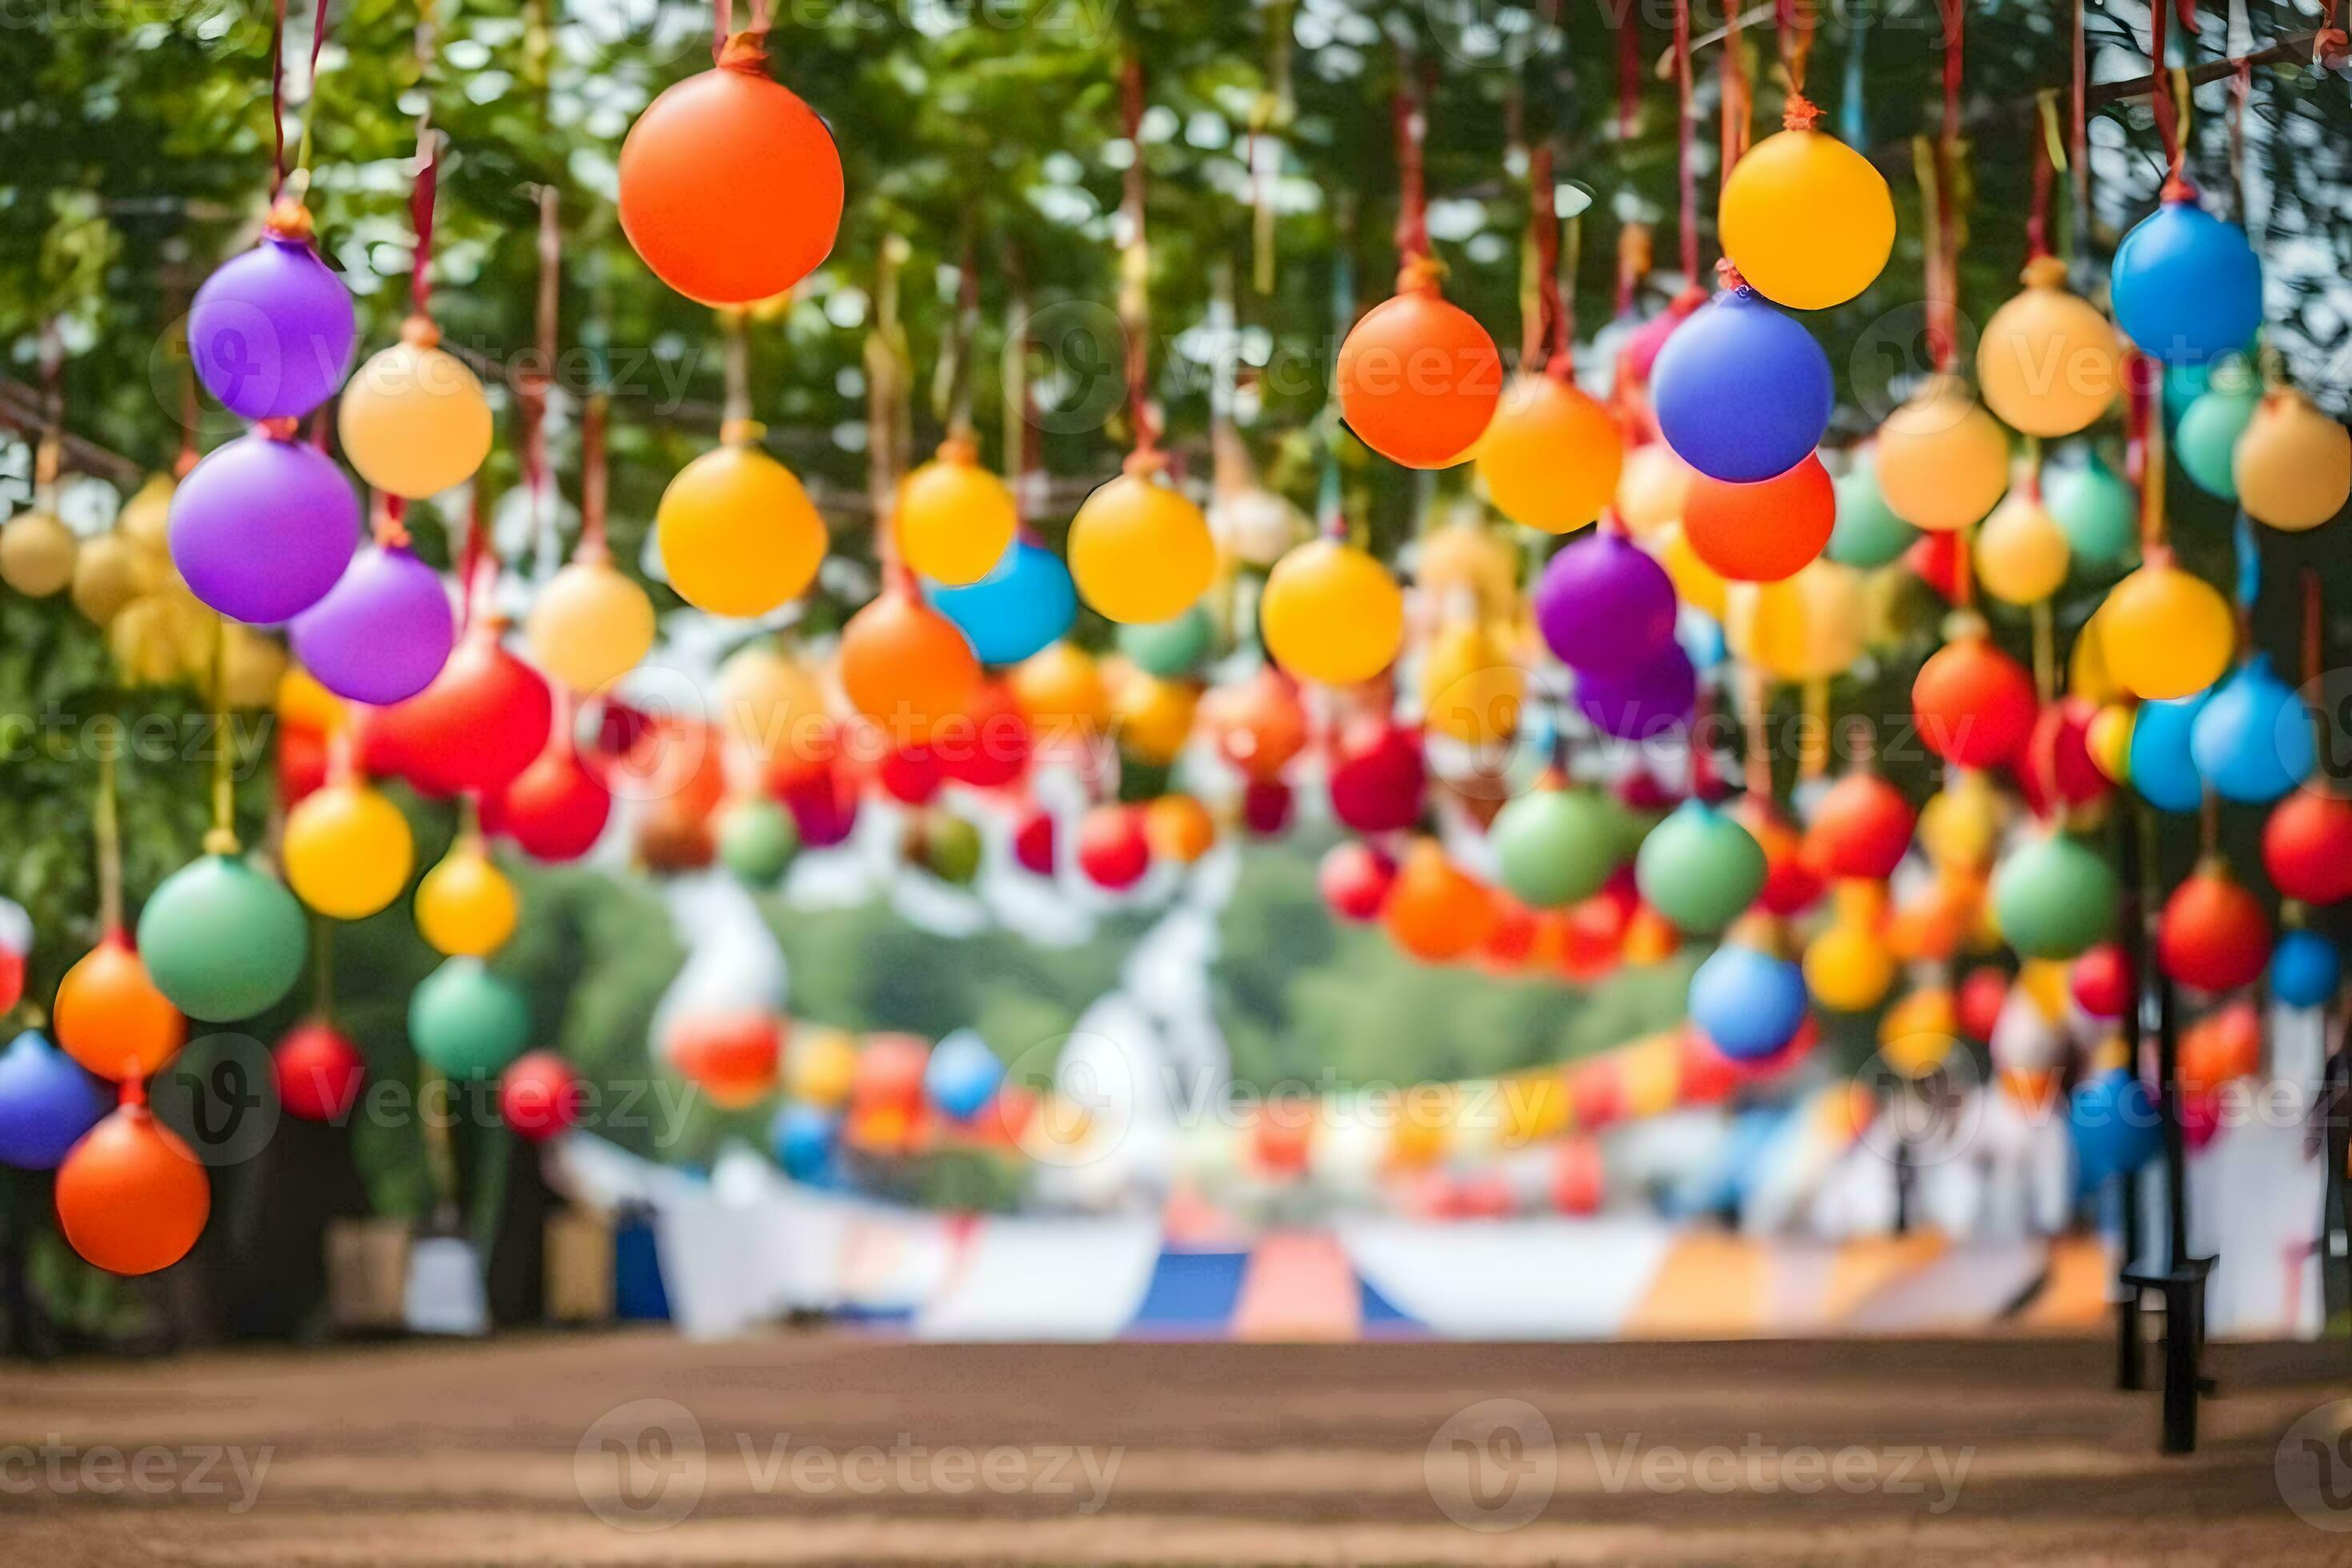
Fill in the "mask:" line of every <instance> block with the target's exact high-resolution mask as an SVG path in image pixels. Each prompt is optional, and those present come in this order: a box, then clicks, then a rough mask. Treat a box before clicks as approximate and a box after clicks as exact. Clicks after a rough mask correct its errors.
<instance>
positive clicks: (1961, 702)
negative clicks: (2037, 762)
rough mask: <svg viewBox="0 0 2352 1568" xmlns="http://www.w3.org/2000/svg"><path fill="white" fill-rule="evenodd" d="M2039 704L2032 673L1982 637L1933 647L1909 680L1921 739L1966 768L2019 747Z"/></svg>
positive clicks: (2003, 757)
mask: <svg viewBox="0 0 2352 1568" xmlns="http://www.w3.org/2000/svg"><path fill="white" fill-rule="evenodd" d="M2037 707H2038V703H2037V701H2036V700H2035V697H2034V691H2033V677H2032V675H2030V674H2028V673H2027V671H2026V668H2025V667H2024V666H2023V665H2021V664H2020V663H2018V662H2017V660H2015V659H2013V658H2010V657H2009V656H2008V655H2007V654H2005V653H2003V652H2001V651H2000V649H1999V648H1997V647H1993V646H1992V644H1991V643H1990V642H1988V641H1987V640H1985V639H1984V638H1983V637H1962V638H1961V639H1960V640H1959V641H1958V642H1956V643H1952V644H1949V645H1948V646H1946V647H1940V648H1937V650H1936V652H1935V653H1934V654H1933V655H1932V656H1930V657H1929V658H1928V660H1927V663H1925V664H1923V665H1921V666H1920V667H1919V675H1918V678H1917V679H1916V680H1914V681H1913V682H1912V683H1911V713H1912V717H1913V719H1914V720H1916V721H1917V723H1918V726H1919V739H1920V741H1921V742H1923V743H1924V744H1925V745H1926V746H1927V749H1928V750H1929V751H1931V752H1935V753H1936V754H1937V756H1939V757H1941V758H1943V759H1944V760H1945V761H1946V762H1948V763H1958V765H1959V766H1961V767H1964V768H1990V767H1998V766H1999V765H2000V764H2001V763H2006V762H2008V761H2009V760H2010V759H2011V758H2012V757H2015V756H2016V755H2017V754H2018V753H2019V752H2021V751H2023V750H2024V749H2025V742H2026V739H2027V737H2028V736H2030V735H2031V734H2032V732H2033V720H2034V713H2035V710H2036V708H2037Z"/></svg>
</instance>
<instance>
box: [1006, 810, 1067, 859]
mask: <svg viewBox="0 0 2352 1568" xmlns="http://www.w3.org/2000/svg"><path fill="white" fill-rule="evenodd" d="M1055 837H1057V835H1056V833H1055V826H1054V814H1053V813H1052V812H1050V811H1047V810H1045V808H1044V807H1043V806H1036V805H1033V806H1031V807H1030V808H1029V809H1028V810H1027V811H1025V812H1024V813H1023V814H1022V815H1021V816H1019V817H1017V818H1015V819H1014V821H1013V861H1014V862H1015V863H1016V864H1017V865H1019V866H1020V868H1022V869H1023V870H1024V871H1026V872H1028V873H1029V874H1030V875H1031V876H1033V877H1050V876H1052V875H1053V874H1054V848H1055Z"/></svg>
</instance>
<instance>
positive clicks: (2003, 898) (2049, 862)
mask: <svg viewBox="0 0 2352 1568" xmlns="http://www.w3.org/2000/svg"><path fill="white" fill-rule="evenodd" d="M2116 897H2117V889H2116V874H2115V871H2114V869H2113V868H2111V867H2109V866H2108V864H2107V862H2106V859H2105V857H2103V856H2101V855H2099V854H2098V853H2097V852H2096V851H2095V850H2093V849H2091V848H2090V847H2087V846H2086V845H2084V843H2083V841H2082V840H2081V839H2079V838H2075V837H2071V836H2070V835H2067V834H2063V833H2053V834H2050V835H2048V836H2047V837H2042V838H2040V839H2036V840H2034V841H2032V842H2031V843H2028V844H2024V845H2021V846H2020V847H2017V848H2015V849H2012V850H2011V851H2010V853H2009V856H2008V858H2005V859H2003V860H2002V861H2001V863H2000V866H1999V868H1996V869H1995V870H1994V872H1993V874H1992V912H1993V918H1994V919H1995V920H1996V921H2000V934H2001V935H2002V936H2003V937H2005V938H2006V939H2008V942H2009V945H2010V946H2011V947H2013V948H2015V949H2016V950H2017V951H2018V953H2019V955H2020V956H2021V957H2025V958H2074V957H2076V956H2078V955H2080V954H2082V953H2084V952H2087V951H2089V950H2090V949H2091V948H2093V947H2095V946H2096V945H2097V944H2099V943H2100V942H2105V941H2106V940H2107V939H2109V938H2110V937H2112V936H2114V935H2115V933H2116Z"/></svg>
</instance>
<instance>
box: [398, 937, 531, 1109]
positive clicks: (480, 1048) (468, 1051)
mask: <svg viewBox="0 0 2352 1568" xmlns="http://www.w3.org/2000/svg"><path fill="white" fill-rule="evenodd" d="M408 1043H409V1044H410V1045H412V1046H414V1047H416V1054H417V1055H418V1056H420V1057H422V1058H425V1060H426V1061H428V1062H430V1063H432V1064H433V1066H435V1067H436V1068H439V1069H440V1070H441V1071H442V1072H443V1073H445V1074H446V1075H447V1076H449V1077H450V1078H453V1079H467V1080H472V1079H485V1078H493V1077H496V1076H497V1075H498V1074H499V1073H501V1072H503V1071H505V1070H506V1068H507V1066H508V1064H509V1063H510V1062H512V1061H513V1060H514V1059H515V1058H517V1057H519V1056H520V1055H522V1053H523V1049H524V1047H527V1046H528V1045H530V1003H528V1002H527V1001H525V1000H524V999H523V994H522V993H521V992H520V991H519V990H517V989H516V988H515V987H514V986H512V985H510V984H508V983H507V982H506V981H504V980H501V979H499V977H498V976H497V975H496V974H493V973H490V969H489V966H488V964H486V963H483V962H482V961H481V960H480V959H478V958H451V959H446V960H444V961H443V963H442V964H441V967H440V968H438V969H436V970H435V971H434V972H433V973H430V974H428V975H426V976H425V978H424V979H423V980H421V981H419V982H418V983H417V986H416V989H415V991H413V992H411V993H410V994H409V997H408Z"/></svg>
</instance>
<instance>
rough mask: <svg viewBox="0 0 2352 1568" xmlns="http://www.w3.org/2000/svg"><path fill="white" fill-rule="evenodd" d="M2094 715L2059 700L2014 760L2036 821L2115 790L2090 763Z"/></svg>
mask: <svg viewBox="0 0 2352 1568" xmlns="http://www.w3.org/2000/svg"><path fill="white" fill-rule="evenodd" d="M2097 713H2098V710H2097V709H2096V708H2095V707H2094V706H2092V705H2091V704H2090V703H2088V702H2085V701H2084V700H2082V699H2081V698H2079V697H2062V698H2060V699H2059V700H2057V701H2055V702H2053V703H2051V704H2050V705H2049V706H2048V707H2046V708H2044V709H2043V710H2042V715H2041V717H2040V718H2038V719H2036V720H2035V721H2033V729H2032V732H2031V733H2030V734H2028V735H2027V737H2026V741H2025V750H2024V752H2023V753H2022V754H2021V755H2020V756H2019V757H2018V759H2017V782H2018V784H2019V785H2020V786H2021V787H2022V789H2023V790H2024V793H2025V804H2026V805H2028V806H2029V807H2031V808H2032V811H2033V813H2034V815H2035V816H2048V815H2049V814H2050V813H2051V812H2052V810H2053V808H2055V807H2056V806H2059V805H2070V806H2073V805H2090V804H2091V802H2093V801H2095V800H2097V799H2098V798H2099V797H2100V796H2102V795H2105V794H2106V793H2107V791H2108V790H2109V789H2110V788H2112V787H2113V785H2112V784H2111V783H2110V782H2109V780H2108V778H2107V775H2106V774H2105V773H2101V772H2100V771H2099V765H2098V763H2095V762H2093V761H2092V760H2091V743H2090V736H2091V721H2092V719H2093V718H2094V717H2095V716H2096V715H2097Z"/></svg>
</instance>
